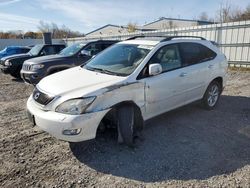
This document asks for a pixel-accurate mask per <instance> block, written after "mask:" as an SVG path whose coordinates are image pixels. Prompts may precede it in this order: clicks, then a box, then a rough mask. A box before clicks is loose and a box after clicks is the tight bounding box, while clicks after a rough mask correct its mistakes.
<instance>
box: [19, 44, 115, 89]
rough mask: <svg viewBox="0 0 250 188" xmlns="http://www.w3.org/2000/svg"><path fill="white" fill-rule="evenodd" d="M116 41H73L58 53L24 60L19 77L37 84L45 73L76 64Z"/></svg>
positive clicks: (83, 61)
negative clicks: (73, 42)
mask: <svg viewBox="0 0 250 188" xmlns="http://www.w3.org/2000/svg"><path fill="white" fill-rule="evenodd" d="M116 42H118V41H115V40H98V41H88V42H87V41H85V42H81V43H75V44H73V45H71V46H68V47H67V48H65V49H64V50H62V51H61V52H60V53H59V54H56V55H50V56H46V57H38V58H34V59H30V60H27V61H25V62H24V64H23V67H22V70H21V77H22V79H23V80H24V81H25V82H26V83H29V84H33V85H35V84H37V83H38V82H39V81H40V80H41V79H42V78H44V77H45V76H47V75H50V74H53V73H56V72H59V71H62V70H65V69H68V68H71V67H74V66H78V65H81V64H84V63H85V62H87V61H88V60H89V59H91V57H93V56H94V55H96V54H97V53H99V52H101V51H102V50H104V49H105V48H107V47H109V46H111V45H112V44H114V43H116Z"/></svg>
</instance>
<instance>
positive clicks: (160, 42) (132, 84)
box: [27, 36, 228, 145]
mask: <svg viewBox="0 0 250 188" xmlns="http://www.w3.org/2000/svg"><path fill="white" fill-rule="evenodd" d="M227 66H228V65H227V60H226V58H225V56H224V55H223V54H222V53H221V52H220V51H219V50H218V48H217V47H216V46H215V45H213V44H212V43H211V42H210V41H207V40H205V39H204V38H201V37H200V38H199V39H198V37H196V38H195V37H190V38H188V37H186V38H184V37H167V38H163V37H144V36H141V37H139V36H138V37H133V38H131V39H129V40H126V41H123V42H120V43H117V44H115V45H113V46H111V47H109V48H108V49H106V50H104V51H103V52H101V53H100V54H98V55H97V56H96V57H94V58H92V59H91V60H90V61H89V62H88V63H87V65H85V66H79V67H75V68H71V69H68V70H65V71H62V72H59V73H56V74H53V75H51V76H48V77H46V78H44V79H43V80H41V81H40V82H39V84H38V85H37V86H36V88H35V90H34V92H33V94H32V95H31V96H30V97H29V99H28V102H27V109H28V115H29V118H30V119H31V120H32V121H33V123H34V125H38V126H39V127H40V128H41V129H43V130H45V131H47V132H49V133H50V134H51V135H53V136H55V137H56V138H58V139H61V140H65V141H69V142H80V141H85V140H89V139H93V138H95V137H96V133H97V130H98V128H100V129H103V128H105V127H110V126H115V127H116V128H117V131H118V134H117V135H118V140H119V141H122V142H124V143H126V144H128V145H131V144H133V140H134V137H135V136H136V135H137V134H138V133H139V132H140V131H141V130H142V128H143V122H144V121H145V120H147V119H149V118H152V117H155V116H157V115H159V114H162V113H164V112H167V111H169V110H172V109H175V108H177V107H180V106H183V105H186V104H188V103H191V102H193V101H197V100H201V101H202V103H203V105H204V106H205V107H206V108H207V109H212V108H214V107H215V106H216V104H217V102H218V99H219V97H220V94H221V92H222V90H223V87H224V86H225V81H226V78H225V77H226V72H227Z"/></svg>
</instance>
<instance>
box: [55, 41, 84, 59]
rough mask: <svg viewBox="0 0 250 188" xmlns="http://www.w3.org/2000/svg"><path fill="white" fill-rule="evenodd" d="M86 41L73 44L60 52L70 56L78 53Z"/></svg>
mask: <svg viewBox="0 0 250 188" xmlns="http://www.w3.org/2000/svg"><path fill="white" fill-rule="evenodd" d="M85 45H86V43H77V44H73V45H71V46H69V47H67V48H64V49H63V50H62V51H61V52H60V53H59V54H60V55H63V56H70V55H74V54H76V53H78V52H79V51H80V50H81V49H82V47H83V46H85Z"/></svg>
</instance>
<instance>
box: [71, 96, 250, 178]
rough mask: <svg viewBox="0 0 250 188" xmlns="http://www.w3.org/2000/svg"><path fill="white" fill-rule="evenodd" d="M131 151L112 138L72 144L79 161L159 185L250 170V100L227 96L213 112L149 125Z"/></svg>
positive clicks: (166, 117)
mask: <svg viewBox="0 0 250 188" xmlns="http://www.w3.org/2000/svg"><path fill="white" fill-rule="evenodd" d="M144 138H145V140H144V141H139V144H138V147H136V148H135V149H130V148H127V147H125V146H120V145H118V144H117V143H116V141H115V140H114V139H112V138H111V137H110V135H108V134H106V135H104V136H102V137H100V138H98V139H96V140H94V141H92V142H90V143H86V142H85V143H78V144H70V148H71V150H72V152H73V154H74V155H75V157H76V158H77V159H78V160H79V161H80V162H81V163H84V164H85V165H87V166H89V167H91V168H93V169H95V170H97V171H99V172H102V173H106V174H112V175H115V176H120V177H125V178H129V179H134V180H139V181H144V182H156V181H164V180H173V179H174V180H190V179H199V180H202V179H207V178H209V177H212V176H215V175H220V174H228V173H231V172H234V171H236V170H237V169H239V168H241V167H243V166H245V165H248V164H250V98H247V97H238V96H222V97H221V100H220V103H219V105H218V106H217V108H216V109H215V110H213V111H206V110H203V109H202V108H201V107H199V106H198V105H197V104H192V105H189V106H186V107H183V108H180V109H177V110H174V111H171V112H169V113H165V114H163V115H161V116H158V117H156V118H154V119H151V120H149V121H148V122H146V125H145V129H144Z"/></svg>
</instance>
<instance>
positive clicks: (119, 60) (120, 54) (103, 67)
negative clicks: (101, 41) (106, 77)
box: [84, 44, 153, 76]
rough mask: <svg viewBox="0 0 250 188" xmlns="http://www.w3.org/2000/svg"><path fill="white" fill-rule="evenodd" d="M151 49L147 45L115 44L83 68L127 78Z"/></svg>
mask: <svg viewBox="0 0 250 188" xmlns="http://www.w3.org/2000/svg"><path fill="white" fill-rule="evenodd" d="M152 48H153V46H148V45H147V46H145V45H136V44H117V45H114V46H111V47H110V48H108V49H106V50H105V51H103V52H102V53H100V54H99V55H97V56H96V57H95V58H94V59H92V60H90V61H89V63H88V64H87V65H85V66H84V67H85V68H86V69H88V70H93V71H100V72H104V73H110V74H115V75H119V76H128V75H130V74H131V73H132V72H134V70H135V69H136V67H138V65H139V64H140V63H141V62H142V60H143V59H144V58H145V57H146V55H147V54H148V53H149V52H150V50H151V49H152Z"/></svg>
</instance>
